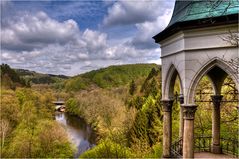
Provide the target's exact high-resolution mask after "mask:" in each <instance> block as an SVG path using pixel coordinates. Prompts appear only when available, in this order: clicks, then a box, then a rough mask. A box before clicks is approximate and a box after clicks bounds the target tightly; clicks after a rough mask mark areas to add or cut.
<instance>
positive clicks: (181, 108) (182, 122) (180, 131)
mask: <svg viewBox="0 0 239 159" xmlns="http://www.w3.org/2000/svg"><path fill="white" fill-rule="evenodd" d="M179 102H180V127H179V138H182V139H183V128H184V126H183V125H184V121H183V107H182V105H183V103H184V97H183V96H180V97H179Z"/></svg>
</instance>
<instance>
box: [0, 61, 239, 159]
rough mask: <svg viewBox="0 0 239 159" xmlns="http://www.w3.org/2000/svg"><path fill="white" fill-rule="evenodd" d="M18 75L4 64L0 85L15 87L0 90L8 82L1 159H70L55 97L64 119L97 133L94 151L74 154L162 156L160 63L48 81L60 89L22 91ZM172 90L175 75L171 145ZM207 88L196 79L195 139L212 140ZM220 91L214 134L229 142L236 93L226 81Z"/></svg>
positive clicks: (175, 131) (233, 126)
mask: <svg viewBox="0 0 239 159" xmlns="http://www.w3.org/2000/svg"><path fill="white" fill-rule="evenodd" d="M6 70H7V71H6ZM6 72H7V73H6ZM20 72H21V73H20V74H21V76H22V77H23V76H24V77H27V76H28V75H29V74H30V71H20ZM18 73H19V71H18ZM18 73H17V72H16V71H14V70H13V69H11V68H10V67H9V66H8V65H4V67H1V80H2V82H3V83H4V82H7V84H8V83H10V84H14V86H15V87H14V89H12V87H5V86H8V85H6V83H4V87H2V88H1V101H2V102H1V113H0V115H1V119H2V122H1V123H0V124H1V125H0V126H1V134H2V136H1V149H2V151H1V156H2V157H19V158H22V157H46V158H52V157H72V155H73V152H74V147H72V145H71V144H70V142H69V138H67V134H66V131H65V129H64V128H63V127H62V126H61V125H59V124H58V123H57V122H56V121H54V119H53V116H54V113H55V110H54V105H53V104H52V101H54V100H57V99H58V98H60V99H63V100H65V102H66V111H67V113H68V114H70V115H73V116H79V117H81V118H83V119H84V120H85V121H86V122H87V123H88V124H90V126H91V127H92V128H93V129H94V130H95V132H96V134H97V142H96V146H95V147H93V148H91V149H90V150H88V151H86V152H84V153H83V154H81V156H80V157H83V158H84V157H86V158H99V157H101V158H119V157H121V158H125V157H146V158H152V157H157V158H158V157H160V156H162V140H163V139H162V137H163V112H162V105H161V102H160V101H161V72H160V66H158V65H155V64H135V65H122V66H110V67H108V68H104V69H100V70H95V71H91V72H88V73H84V74H81V75H78V76H76V77H72V78H69V79H66V80H59V81H57V82H56V83H54V85H55V86H56V85H58V86H61V89H54V88H55V87H45V85H44V86H43V85H35V86H34V87H31V88H27V87H26V86H25V85H24V82H23V84H21V81H24V80H23V79H22V78H21V77H20V76H19V75H18ZM29 76H31V75H29ZM33 77H34V75H33ZM57 78H58V77H57ZM25 79H27V78H25ZM61 79H64V77H61ZM46 85H47V86H49V85H48V84H46ZM10 86H12V85H10ZM58 88H59V87H58ZM179 89H180V88H179V80H178V78H176V83H175V86H174V93H175V102H174V104H173V112H172V137H173V141H176V140H177V139H178V137H179V111H180V104H179V101H178V98H177V95H178V92H180V91H179ZM212 90H213V89H212V85H211V84H210V81H209V79H208V78H207V77H204V78H202V79H201V81H200V82H199V84H198V87H197V92H196V97H195V100H196V104H197V105H198V110H197V112H196V116H195V130H194V132H195V136H201V135H205V136H210V135H211V127H212V121H211V115H212V102H211V101H210V99H211V95H212V94H213V92H212ZM222 92H223V95H224V97H223V100H224V101H227V100H231V102H223V103H222V107H221V136H222V137H224V138H226V137H228V136H230V137H232V138H236V137H237V132H238V125H237V123H238V116H237V113H238V107H237V106H238V96H237V94H236V93H238V92H237V91H236V89H235V84H233V82H232V79H230V78H227V79H226V80H225V82H224V85H223V87H222ZM49 128H50V130H49Z"/></svg>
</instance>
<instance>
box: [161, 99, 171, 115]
mask: <svg viewBox="0 0 239 159" xmlns="http://www.w3.org/2000/svg"><path fill="white" fill-rule="evenodd" d="M161 102H162V108H163V112H171V111H172V107H173V100H162V101H161Z"/></svg>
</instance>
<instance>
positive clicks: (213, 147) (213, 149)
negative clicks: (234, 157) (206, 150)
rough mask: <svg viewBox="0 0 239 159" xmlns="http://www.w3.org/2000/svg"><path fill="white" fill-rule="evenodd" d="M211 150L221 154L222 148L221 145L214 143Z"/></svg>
mask: <svg viewBox="0 0 239 159" xmlns="http://www.w3.org/2000/svg"><path fill="white" fill-rule="evenodd" d="M211 152H212V153H215V154H221V153H222V148H221V147H220V146H219V145H212V146H211Z"/></svg>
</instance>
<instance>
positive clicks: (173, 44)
mask: <svg viewBox="0 0 239 159" xmlns="http://www.w3.org/2000/svg"><path fill="white" fill-rule="evenodd" d="M229 31H230V32H232V33H238V24H234V25H223V26H217V27H207V28H199V29H190V30H183V31H179V32H178V33H176V34H173V35H172V36H170V37H168V38H166V39H164V40H162V41H160V45H161V59H162V66H163V67H162V94H163V97H162V99H163V100H169V99H171V98H173V85H174V80H175V79H174V78H175V77H176V74H177V73H178V75H179V79H180V82H181V92H180V94H183V96H184V104H194V94H195V89H196V86H197V84H198V82H199V81H200V79H201V78H202V77H203V76H204V75H206V74H207V72H208V71H210V69H212V68H213V67H214V66H217V67H219V68H221V69H222V70H223V71H225V72H226V73H227V74H228V75H229V76H231V77H232V79H233V80H234V82H235V83H236V85H237V88H239V84H238V83H239V74H238V72H236V71H235V69H233V68H231V66H230V65H228V63H227V62H225V61H230V60H231V59H235V58H236V57H239V52H238V47H237V46H232V45H231V44H230V43H228V42H227V41H224V40H223V39H222V38H223V37H225V36H228V34H229ZM238 90H239V89H238ZM217 93H219V94H220V92H217V90H216V86H215V94H217Z"/></svg>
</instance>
